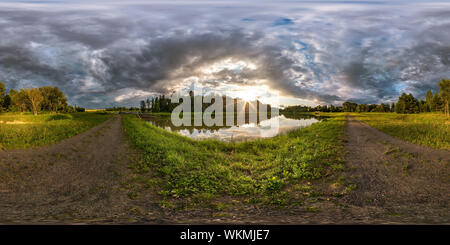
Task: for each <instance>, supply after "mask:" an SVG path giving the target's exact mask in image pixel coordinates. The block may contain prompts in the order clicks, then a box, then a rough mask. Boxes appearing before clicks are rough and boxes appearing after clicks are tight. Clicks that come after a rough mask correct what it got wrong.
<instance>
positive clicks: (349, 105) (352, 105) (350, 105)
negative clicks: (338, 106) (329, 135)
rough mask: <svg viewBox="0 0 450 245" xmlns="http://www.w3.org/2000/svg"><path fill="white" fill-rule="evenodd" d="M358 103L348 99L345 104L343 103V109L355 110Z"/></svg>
mask: <svg viewBox="0 0 450 245" xmlns="http://www.w3.org/2000/svg"><path fill="white" fill-rule="evenodd" d="M357 105H358V104H356V103H352V102H348V101H346V102H344V103H343V104H342V110H343V111H344V112H355V111H356V106H357Z"/></svg>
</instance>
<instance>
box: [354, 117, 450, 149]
mask: <svg viewBox="0 0 450 245" xmlns="http://www.w3.org/2000/svg"><path fill="white" fill-rule="evenodd" d="M352 115H353V116H355V117H356V118H357V119H359V120H361V121H363V122H365V123H367V124H368V125H370V126H372V127H374V128H377V129H379V130H381V131H383V132H386V133H388V134H390V135H392V136H395V137H398V138H400V139H403V140H405V141H409V142H412V143H415V144H420V145H426V146H430V147H433V148H435V149H447V150H449V149H450V127H449V126H450V120H449V119H448V118H447V117H446V116H445V115H444V114H440V113H420V114H397V113H373V112H370V113H352Z"/></svg>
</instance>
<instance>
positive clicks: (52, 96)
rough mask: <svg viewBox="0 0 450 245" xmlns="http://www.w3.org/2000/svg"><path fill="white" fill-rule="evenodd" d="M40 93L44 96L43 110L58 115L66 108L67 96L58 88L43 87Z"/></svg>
mask: <svg viewBox="0 0 450 245" xmlns="http://www.w3.org/2000/svg"><path fill="white" fill-rule="evenodd" d="M39 91H40V92H41V94H42V96H43V101H42V105H41V109H43V110H47V111H51V112H54V113H56V112H58V110H63V109H65V108H66V106H67V99H66V95H65V94H64V93H63V92H61V90H59V88H58V87H41V88H39Z"/></svg>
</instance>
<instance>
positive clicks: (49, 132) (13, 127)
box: [0, 113, 109, 150]
mask: <svg viewBox="0 0 450 245" xmlns="http://www.w3.org/2000/svg"><path fill="white" fill-rule="evenodd" d="M108 118H109V116H108V115H101V114H97V113H73V114H42V115H38V116H33V115H30V114H12V113H5V114H0V149H3V150H5V149H25V148H29V147H34V146H43V145H48V144H52V143H56V142H58V141H60V140H62V139H65V138H69V137H72V136H74V135H76V134H79V133H81V132H84V131H86V130H87V129H89V128H91V127H93V126H95V125H97V124H99V123H102V122H104V121H105V120H106V119H108Z"/></svg>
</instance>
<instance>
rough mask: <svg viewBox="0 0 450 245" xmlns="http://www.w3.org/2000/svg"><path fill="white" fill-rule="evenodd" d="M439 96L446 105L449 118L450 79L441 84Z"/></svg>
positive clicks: (445, 110)
mask: <svg viewBox="0 0 450 245" xmlns="http://www.w3.org/2000/svg"><path fill="white" fill-rule="evenodd" d="M439 94H440V96H441V99H442V101H443V104H444V112H445V115H447V117H448V116H449V115H450V113H449V105H448V104H449V103H448V102H449V101H450V79H444V78H442V80H441V81H440V82H439Z"/></svg>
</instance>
